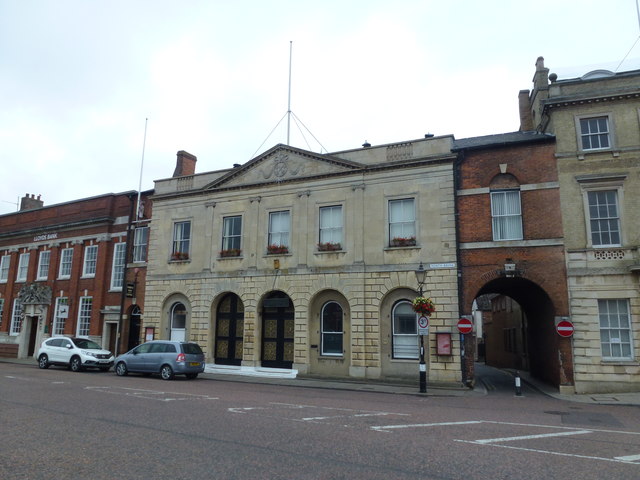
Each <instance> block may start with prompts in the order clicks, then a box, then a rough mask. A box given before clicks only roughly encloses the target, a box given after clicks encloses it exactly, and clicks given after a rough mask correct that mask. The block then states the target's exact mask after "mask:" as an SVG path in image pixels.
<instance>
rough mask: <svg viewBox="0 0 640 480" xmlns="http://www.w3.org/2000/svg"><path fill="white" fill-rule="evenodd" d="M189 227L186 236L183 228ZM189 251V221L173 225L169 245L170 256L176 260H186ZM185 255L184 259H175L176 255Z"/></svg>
mask: <svg viewBox="0 0 640 480" xmlns="http://www.w3.org/2000/svg"><path fill="white" fill-rule="evenodd" d="M185 225H188V226H189V232H188V235H187V234H185V228H184V226H185ZM190 249H191V220H180V221H178V222H174V223H173V242H172V245H171V256H172V257H173V258H174V259H176V260H188V259H189V257H190V255H189V254H190ZM178 254H180V255H186V258H175V256H176V255H178Z"/></svg>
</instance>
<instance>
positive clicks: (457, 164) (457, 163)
mask: <svg viewBox="0 0 640 480" xmlns="http://www.w3.org/2000/svg"><path fill="white" fill-rule="evenodd" d="M464 153H465V152H464V150H461V151H459V152H458V155H457V156H456V159H455V160H454V162H453V165H454V167H453V215H454V217H455V229H456V265H457V270H458V272H457V273H458V274H457V281H458V315H462V313H463V303H462V296H463V285H462V264H461V263H460V212H459V211H458V187H459V185H460V169H461V166H462V163H463V162H464ZM459 338H460V371H461V374H462V383H463V384H464V385H468V384H469V379H468V378H467V376H468V375H467V373H468V372H467V370H466V364H465V355H464V353H463V352H464V351H465V348H464V343H463V342H464V340H463V339H464V335H462V334H460V336H459ZM470 380H471V381H472V382H473V378H471V379H470Z"/></svg>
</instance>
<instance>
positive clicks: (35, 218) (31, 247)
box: [0, 192, 151, 358]
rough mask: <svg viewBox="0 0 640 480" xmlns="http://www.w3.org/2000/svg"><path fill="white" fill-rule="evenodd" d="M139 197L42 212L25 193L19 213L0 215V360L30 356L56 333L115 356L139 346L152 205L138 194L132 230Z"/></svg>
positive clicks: (37, 200)
mask: <svg viewBox="0 0 640 480" xmlns="http://www.w3.org/2000/svg"><path fill="white" fill-rule="evenodd" d="M137 197H138V195H137V192H126V193H120V194H107V195H100V196H96V197H91V198H86V199H82V200H76V201H72V202H68V203H61V204H57V205H51V206H44V202H43V201H42V200H41V199H40V197H37V198H36V197H34V196H33V195H27V196H25V197H24V198H23V199H22V202H21V208H20V211H18V212H16V213H11V214H7V215H2V216H0V355H3V356H12V357H19V358H26V357H29V356H31V355H33V354H34V353H35V352H36V351H37V349H38V346H39V345H40V343H41V342H42V340H44V339H45V338H48V337H49V336H53V335H71V336H81V337H88V338H91V339H92V340H95V341H96V342H98V343H99V344H101V345H102V346H103V347H105V348H108V349H109V350H111V351H114V352H115V351H122V350H124V349H126V348H127V347H129V346H130V345H132V344H134V345H135V344H137V343H138V342H139V340H140V331H139V328H140V327H139V326H140V318H141V307H140V306H141V305H142V304H143V301H144V285H145V277H146V273H145V272H146V255H147V240H148V225H147V223H148V221H149V218H150V216H151V204H150V202H148V201H147V197H148V192H147V193H145V194H144V195H141V200H142V201H141V202H140V204H141V206H140V212H141V215H140V218H139V219H138V220H139V221H138V222H136V223H135V224H133V225H131V229H129V226H130V220H131V219H133V218H134V215H133V213H134V212H135V211H136V210H135V209H136V204H137V203H138V198H137ZM128 233H130V235H128ZM121 311H122V312H123V313H124V315H121ZM118 336H120V339H121V340H120V342H119V344H117V343H118V342H117V338H118Z"/></svg>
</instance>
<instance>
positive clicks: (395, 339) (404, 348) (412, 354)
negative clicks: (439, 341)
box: [391, 300, 420, 360]
mask: <svg viewBox="0 0 640 480" xmlns="http://www.w3.org/2000/svg"><path fill="white" fill-rule="evenodd" d="M399 308H402V309H404V310H407V312H403V313H402V315H405V316H407V317H408V312H409V311H411V315H412V318H413V328H414V330H415V333H402V332H396V330H397V328H396V314H397V310H398V309H399ZM391 334H392V342H391V344H392V346H391V348H392V352H391V358H393V359H397V360H417V359H418V358H419V357H420V342H419V340H420V337H419V336H418V318H417V316H416V313H415V312H414V311H413V306H412V304H411V302H410V301H409V300H401V301H399V302H397V303H396V304H395V305H394V306H393V309H392V310H391ZM414 340H415V344H414Z"/></svg>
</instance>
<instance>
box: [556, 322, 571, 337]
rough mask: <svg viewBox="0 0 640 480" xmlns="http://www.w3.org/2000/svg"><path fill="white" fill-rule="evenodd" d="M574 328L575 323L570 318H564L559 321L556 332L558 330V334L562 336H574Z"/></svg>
mask: <svg viewBox="0 0 640 480" xmlns="http://www.w3.org/2000/svg"><path fill="white" fill-rule="evenodd" d="M573 330H574V328H573V323H571V322H570V321H569V320H562V321H560V322H558V325H556V332H558V335H560V336H561V337H570V336H572V335H573Z"/></svg>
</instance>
